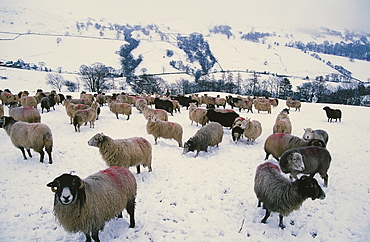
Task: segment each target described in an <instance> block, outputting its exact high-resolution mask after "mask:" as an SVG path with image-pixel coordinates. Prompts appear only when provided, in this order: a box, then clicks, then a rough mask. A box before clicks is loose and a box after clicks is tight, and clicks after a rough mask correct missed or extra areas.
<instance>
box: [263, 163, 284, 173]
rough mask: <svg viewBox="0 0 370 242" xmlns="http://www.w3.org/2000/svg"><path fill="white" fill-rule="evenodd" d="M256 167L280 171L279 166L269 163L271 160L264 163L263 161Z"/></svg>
mask: <svg viewBox="0 0 370 242" xmlns="http://www.w3.org/2000/svg"><path fill="white" fill-rule="evenodd" d="M258 169H259V170H265V169H275V170H277V171H278V172H280V168H279V166H277V165H275V164H273V163H271V162H266V163H263V164H261V165H259V166H258Z"/></svg>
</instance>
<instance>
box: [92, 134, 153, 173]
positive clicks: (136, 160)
mask: <svg viewBox="0 0 370 242" xmlns="http://www.w3.org/2000/svg"><path fill="white" fill-rule="evenodd" d="M87 144H88V145H90V146H93V147H98V148H99V153H100V154H101V156H102V158H103V160H104V161H105V163H106V164H107V166H123V167H126V168H129V167H131V166H136V170H137V173H138V174H139V173H140V165H143V166H144V167H146V166H147V167H148V170H149V172H151V171H152V145H151V144H150V143H149V141H148V140H146V139H145V138H142V137H132V138H127V139H112V138H111V137H109V136H107V135H104V134H103V133H97V134H96V135H94V136H93V137H92V138H91V139H90V140H89V141H88V142H87Z"/></svg>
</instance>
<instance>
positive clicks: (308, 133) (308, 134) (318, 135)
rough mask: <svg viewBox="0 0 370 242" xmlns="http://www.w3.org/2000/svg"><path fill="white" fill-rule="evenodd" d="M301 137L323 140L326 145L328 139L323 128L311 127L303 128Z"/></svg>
mask: <svg viewBox="0 0 370 242" xmlns="http://www.w3.org/2000/svg"><path fill="white" fill-rule="evenodd" d="M303 139H304V140H310V139H320V140H322V141H324V142H325V145H327V144H328V141H329V135H328V133H327V132H326V131H325V130H322V129H316V130H313V129H311V128H306V129H304V134H303Z"/></svg>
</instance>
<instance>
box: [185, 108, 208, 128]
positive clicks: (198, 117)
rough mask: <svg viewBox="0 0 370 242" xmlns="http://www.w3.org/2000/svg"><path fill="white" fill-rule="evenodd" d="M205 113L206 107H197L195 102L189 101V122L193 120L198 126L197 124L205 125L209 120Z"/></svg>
mask: <svg viewBox="0 0 370 242" xmlns="http://www.w3.org/2000/svg"><path fill="white" fill-rule="evenodd" d="M206 114H207V109H204V108H198V107H197V106H196V105H195V103H190V107H189V119H190V121H191V124H193V122H195V123H196V124H197V126H198V124H200V125H202V126H204V125H206V124H207V123H208V122H209V120H208V117H207V116H206Z"/></svg>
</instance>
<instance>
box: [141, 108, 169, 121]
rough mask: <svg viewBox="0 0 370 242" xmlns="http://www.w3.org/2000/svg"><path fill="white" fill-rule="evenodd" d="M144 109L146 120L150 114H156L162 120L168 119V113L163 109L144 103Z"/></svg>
mask: <svg viewBox="0 0 370 242" xmlns="http://www.w3.org/2000/svg"><path fill="white" fill-rule="evenodd" d="M142 111H143V115H144V118H145V119H146V120H148V118H149V114H153V115H154V116H156V117H157V118H158V119H160V120H162V121H168V114H167V112H166V111H165V110H163V109H153V108H150V107H148V105H143V108H142Z"/></svg>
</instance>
